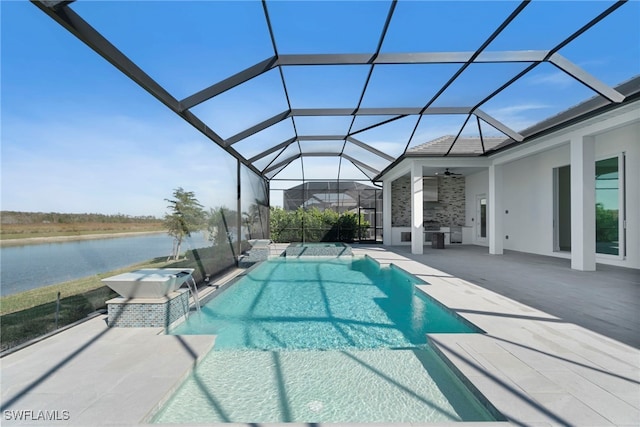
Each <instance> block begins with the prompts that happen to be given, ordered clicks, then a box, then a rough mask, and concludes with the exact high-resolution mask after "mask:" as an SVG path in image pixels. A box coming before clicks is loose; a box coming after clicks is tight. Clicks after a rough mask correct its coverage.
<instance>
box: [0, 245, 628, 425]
mask: <svg viewBox="0 0 640 427" xmlns="http://www.w3.org/2000/svg"><path fill="white" fill-rule="evenodd" d="M277 250H282V247H281V245H278V248H277ZM277 250H274V251H273V253H276V252H277ZM354 254H356V255H368V256H370V257H372V258H374V259H376V260H377V261H378V262H380V263H381V264H387V263H393V264H395V265H397V266H398V267H400V268H403V269H405V270H406V271H408V272H410V273H412V274H415V275H417V276H418V277H420V278H421V279H423V280H425V281H426V282H427V283H428V284H427V285H423V288H424V290H425V291H426V292H427V293H428V294H429V295H431V296H432V297H434V298H435V299H437V300H438V301H440V302H442V303H443V304H445V305H446V306H448V307H449V308H451V309H452V310H454V311H456V312H457V313H458V314H459V315H461V316H463V317H465V318H466V319H468V320H469V321H471V322H473V323H474V324H475V325H477V326H478V327H480V328H482V329H483V330H484V331H485V332H486V334H478V335H476V334H473V335H464V334H450V335H448V334H432V335H430V336H429V341H430V343H431V344H432V345H433V346H434V348H436V350H437V351H439V352H440V353H441V354H442V355H444V356H445V357H446V358H448V359H449V361H450V362H451V364H452V365H453V366H454V367H455V368H456V369H457V370H459V371H460V372H461V373H462V374H463V375H464V376H465V377H466V379H467V380H468V384H470V385H471V387H472V388H475V389H477V390H478V391H479V392H480V393H482V394H483V395H484V396H485V397H486V398H487V399H488V400H489V401H490V402H491V403H492V404H493V405H494V406H495V407H496V408H497V409H498V410H499V411H500V412H501V413H502V414H503V415H504V416H506V417H507V419H509V420H510V421H509V422H505V423H500V422H496V423H482V424H481V425H483V426H487V425H528V426H530V425H534V426H546V425H565V426H569V425H619V426H625V425H628V426H631V425H638V424H639V423H640V399H639V396H640V369H639V366H640V350H638V345H637V336H635V335H634V334H633V331H637V329H638V315H637V312H638V310H637V304H638V297H637V296H638V290H639V289H640V288H639V286H640V285H639V283H638V277H637V273H636V272H635V271H633V270H625V269H619V268H613V267H607V269H606V278H607V279H606V280H603V279H602V277H600V275H601V273H600V272H598V271H596V272H593V273H583V272H576V271H573V270H571V269H570V267H569V266H568V265H565V264H567V263H565V260H558V259H547V258H546V257H540V256H534V255H528V254H523V253H515V252H507V253H505V254H504V255H502V256H490V255H488V252H487V250H486V248H481V247H475V246H467V245H465V246H451V247H447V249H445V250H430V249H429V248H425V251H424V254H423V255H419V256H418V255H411V254H410V250H409V248H405V247H391V248H388V247H384V248H383V247H381V246H360V245H355V246H354ZM487 257H490V258H487ZM516 279H517V281H516ZM610 286H616V289H617V291H616V292H607V287H610ZM539 287H552V288H553V292H544V291H543V290H544V289H542V288H539ZM569 296H570V297H571V299H570V300H567V298H569ZM599 305H602V306H608V307H615V308H616V309H615V310H612V311H615V312H616V314H615V315H614V314H609V315H604V314H601V315H599V316H598V317H596V316H589V312H590V311H591V307H594V309H595V307H598V306H599ZM599 312H600V313H603V312H602V310H600V311H599ZM583 317H584V319H583ZM159 333H160V330H156V329H153V328H150V329H109V328H107V327H106V324H105V321H104V316H101V317H97V318H94V319H92V320H89V321H87V322H85V323H83V324H81V325H79V326H76V327H74V328H71V329H69V330H67V331H64V332H62V333H59V334H57V335H55V336H53V337H51V338H48V339H46V340H43V341H41V342H39V343H37V344H34V345H32V346H30V347H27V348H25V349H23V350H20V351H18V352H15V353H13V354H11V355H8V356H6V357H4V358H3V359H2V402H3V406H2V410H3V425H43V424H42V421H35V420H34V421H17V420H15V419H9V418H8V414H14V413H15V412H11V411H20V410H22V411H33V412H34V414H35V413H36V412H37V411H58V414H59V415H60V416H61V417H62V415H64V414H66V415H67V419H66V420H64V421H57V422H56V423H57V424H60V425H63V424H64V425H138V424H144V423H145V422H146V420H147V419H148V418H149V416H150V415H151V414H153V412H154V411H155V410H156V409H157V408H158V407H159V405H160V404H161V403H162V401H163V400H164V399H166V398H167V397H168V396H170V394H171V393H172V391H173V390H175V387H176V386H177V385H178V384H179V383H180V382H181V380H182V379H183V378H184V376H185V375H186V374H187V373H188V372H189V371H190V369H191V368H192V367H193V366H194V364H195V363H197V360H199V358H200V357H202V356H203V355H204V354H206V352H207V351H208V350H209V349H210V348H211V347H212V345H213V343H214V340H215V337H213V336H188V337H176V336H165V335H159ZM636 335H637V334H636ZM7 411H8V412H7ZM63 411H66V412H64V414H63ZM11 418H14V417H11ZM462 424H466V423H462ZM479 425H480V424H479Z"/></svg>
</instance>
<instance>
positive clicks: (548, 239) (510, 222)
mask: <svg viewBox="0 0 640 427" xmlns="http://www.w3.org/2000/svg"><path fill="white" fill-rule="evenodd" d="M569 154H570V152H569V146H568V144H565V145H562V146H561V147H558V148H555V149H552V150H549V151H545V152H543V153H540V154H537V155H534V156H530V157H527V158H524V159H521V160H518V161H515V162H511V163H507V164H505V165H504V169H503V174H504V176H503V177H504V186H503V190H504V199H503V208H504V211H503V212H501V213H500V218H501V220H502V224H503V238H504V248H505V249H511V250H515V251H522V252H532V253H536V254H542V255H556V253H555V252H554V250H553V213H554V193H553V169H554V168H557V167H560V166H565V165H568V164H569ZM594 209H595V208H594ZM506 212H508V213H506Z"/></svg>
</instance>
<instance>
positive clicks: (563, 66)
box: [31, 0, 627, 181]
mask: <svg viewBox="0 0 640 427" xmlns="http://www.w3.org/2000/svg"><path fill="white" fill-rule="evenodd" d="M31 1H32V3H34V4H35V5H36V6H37V7H38V8H40V9H41V10H42V11H44V12H45V13H46V14H47V15H49V16H50V17H51V18H53V19H54V20H55V21H56V22H58V23H59V24H60V25H62V26H63V27H64V28H66V29H67V30H68V31H70V32H71V33H72V34H74V35H75V36H76V37H77V38H78V39H80V40H81V41H82V42H84V43H85V44H87V45H88V46H89V47H91V48H92V49H93V50H94V51H96V52H97V53H98V54H100V55H101V56H102V57H104V58H105V59H106V60H107V61H108V62H110V63H111V64H112V65H114V66H115V67H116V68H117V69H119V70H120V71H121V72H123V73H124V74H125V75H127V76H128V77H129V78H130V79H132V80H133V81H135V82H136V83H137V84H138V85H140V86H141V87H142V88H143V89H145V90H146V91H147V92H149V93H150V94H152V95H153V96H154V97H155V98H156V99H158V100H159V101H160V102H162V103H163V104H164V105H165V106H167V107H168V108H169V109H170V110H171V111H173V112H174V113H175V114H177V115H178V116H180V117H182V118H183V119H184V120H186V121H187V122H188V123H190V124H191V125H192V126H193V127H194V128H196V129H197V130H198V131H200V132H201V133H202V134H204V135H205V136H206V137H207V138H208V139H210V140H211V141H213V142H214V143H216V144H217V145H219V146H220V147H222V148H223V149H224V150H226V151H227V152H228V153H229V154H231V155H232V156H234V157H235V158H236V159H238V161H239V162H241V163H242V164H244V165H246V166H247V167H248V168H249V169H251V170H252V171H253V172H255V173H258V174H259V175H261V176H263V177H264V178H265V179H267V180H271V179H273V178H274V177H275V176H276V175H277V174H278V173H279V172H280V171H282V170H283V169H284V168H286V167H287V166H288V165H289V164H290V163H291V162H293V161H294V160H296V159H298V158H301V159H302V158H304V157H335V156H337V157H339V158H340V159H341V160H342V159H345V160H347V161H349V162H351V163H352V164H353V165H354V166H355V167H356V168H357V169H359V170H360V171H361V172H362V173H363V174H364V175H365V176H367V177H368V178H369V179H370V180H372V181H374V180H375V179H376V178H377V177H378V176H379V175H380V173H381V170H380V169H379V168H377V167H375V166H374V165H372V164H370V163H369V162H366V161H363V160H362V159H358V158H355V157H353V156H351V155H349V154H347V153H345V148H346V147H347V144H353V145H355V146H357V147H359V148H361V149H363V150H365V151H366V152H368V153H369V154H371V155H373V156H375V158H378V159H380V161H381V162H383V163H386V164H387V167H388V165H389V164H392V163H394V162H395V161H397V160H398V159H399V158H401V157H403V156H404V155H405V154H406V152H407V149H408V148H409V145H410V142H411V140H412V138H413V136H414V134H415V133H416V130H417V129H418V126H419V125H420V121H421V119H422V118H423V117H424V116H425V115H437V114H456V115H461V116H463V117H464V116H466V117H465V120H464V124H463V125H462V126H461V127H460V130H459V132H458V134H457V135H456V137H455V138H454V140H453V142H452V143H451V145H450V147H449V149H448V151H447V152H446V153H442V157H446V156H449V155H450V154H451V151H452V149H453V147H454V146H455V144H456V142H457V139H458V138H459V136H460V135H461V133H462V131H463V129H464V128H465V125H466V124H467V123H468V122H470V121H471V120H472V118H474V117H475V122H476V124H477V128H478V132H479V134H480V141H481V144H482V151H483V153H482V154H481V155H487V154H489V153H491V152H492V151H493V150H486V149H485V144H484V138H483V135H482V128H481V122H484V123H486V124H487V125H489V126H491V127H492V128H494V129H496V130H497V131H499V132H500V133H502V134H503V135H504V136H505V140H506V141H507V143H506V144H500V146H499V147H497V148H496V149H500V150H503V149H506V148H508V147H509V146H510V145H512V144H516V143H522V142H526V140H527V139H528V138H531V137H533V136H534V135H536V134H539V133H540V132H544V131H545V128H540V127H538V128H536V127H534V128H532V129H530V132H528V133H527V134H526V135H523V134H521V133H518V132H516V131H515V130H514V129H511V128H509V127H508V126H507V125H506V124H504V123H502V122H500V121H499V120H497V119H495V118H494V117H491V116H490V115H488V114H486V113H485V112H483V111H482V110H481V106H482V105H483V104H485V103H486V102H487V101H488V100H490V99H492V98H493V97H494V96H496V95H497V94H499V93H500V92H502V91H503V90H504V89H506V88H507V87H509V86H510V85H512V84H513V83H514V82H516V81H518V79H520V78H521V77H523V76H525V75H526V74H527V73H528V72H529V71H531V70H532V69H534V68H535V67H537V66H538V65H540V64H542V63H545V62H546V63H549V64H551V65H553V66H554V67H556V68H557V69H559V70H561V71H562V72H564V73H565V74H566V75H568V76H570V77H571V78H572V79H574V80H576V81H578V82H580V83H582V84H583V85H584V86H586V87H587V88H589V89H590V90H591V91H593V92H594V93H595V94H596V97H595V98H594V99H593V101H592V102H591V103H590V104H589V103H587V106H586V107H584V108H583V110H584V111H581V112H580V113H581V114H587V113H589V112H590V111H593V110H594V109H597V108H601V107H602V106H603V105H612V104H616V103H620V102H623V101H624V99H625V96H624V95H623V94H621V93H620V92H619V91H617V90H615V89H613V88H611V87H610V86H608V85H606V84H604V83H602V82H601V81H599V80H598V79H597V78H596V77H594V76H592V75H590V74H589V73H587V72H586V71H584V70H582V69H581V68H580V67H578V66H577V65H575V64H573V63H572V62H570V61H569V60H567V59H566V58H564V57H562V56H561V55H559V53H558V51H559V50H560V49H562V48H563V47H564V46H566V45H567V44H568V43H570V42H571V41H572V40H574V39H576V38H578V37H579V36H580V35H581V34H583V33H584V32H585V31H587V30H588V29H589V28H591V27H592V26H594V25H595V24H597V23H598V22H600V21H601V20H603V19H604V18H606V17H607V16H608V15H609V14H610V13H612V12H613V11H615V10H616V9H618V8H619V7H621V6H622V5H623V4H624V3H625V2H626V1H627V0H618V1H616V2H614V3H613V4H612V5H610V6H609V7H608V8H606V9H605V10H604V11H603V12H601V13H600V14H599V15H597V16H595V17H594V18H592V19H591V20H590V21H589V22H587V23H586V24H584V25H583V26H582V27H581V28H579V29H578V30H577V31H575V32H574V33H573V34H571V35H569V37H567V38H565V39H564V40H563V41H561V42H560V43H559V44H558V45H557V46H555V47H554V48H553V49H551V50H539V51H503V52H485V48H486V47H487V46H489V45H490V43H491V42H492V41H493V40H494V39H495V38H496V37H498V35H499V34H500V33H501V32H502V31H503V30H504V29H505V28H507V27H508V26H509V25H510V24H511V23H512V22H513V20H514V19H515V18H516V17H517V16H518V15H519V14H520V13H521V12H522V11H523V10H524V9H525V8H526V7H527V6H528V5H529V4H530V0H523V1H521V2H520V3H519V4H518V5H517V7H515V9H514V10H513V11H512V12H511V14H510V15H509V16H508V17H507V18H506V19H505V20H504V21H503V22H502V23H501V24H500V25H499V26H498V28H497V29H496V30H495V31H493V33H492V34H491V35H490V36H489V37H488V38H487V39H486V40H485V41H484V42H483V43H482V44H481V46H480V47H479V48H478V49H477V50H476V51H474V52H415V53H383V52H381V47H382V45H383V42H384V40H385V36H386V33H387V30H388V28H389V25H390V23H391V21H392V19H393V16H394V11H395V9H396V5H397V0H392V1H391V3H390V6H389V10H388V12H387V15H386V19H385V22H384V25H383V27H382V29H381V32H380V36H379V39H378V43H377V47H376V49H375V51H374V52H373V53H366V54H304V53H303V54H280V53H279V51H278V46H277V40H276V36H275V34H274V30H273V28H272V24H271V19H270V15H269V10H268V4H267V1H266V0H262V2H261V4H262V9H263V11H264V18H265V21H266V24H267V27H268V32H269V36H270V39H271V45H272V48H273V56H271V57H270V58H268V59H266V60H263V61H261V62H259V63H257V64H255V65H253V66H250V67H248V68H246V69H245V70H243V71H240V72H239V73H236V74H234V75H232V76H231V77H228V78H226V79H223V80H222V81H220V82H218V83H215V84H213V85H211V86H209V87H207V88H204V89H202V90H200V91H198V92H196V93H194V94H192V95H190V96H187V97H186V98H184V99H182V100H178V99H176V98H175V97H174V96H173V95H171V94H170V93H169V92H168V91H167V90H166V89H165V88H164V87H163V86H162V85H160V84H159V83H157V82H156V81H155V80H153V79H152V78H151V77H150V76H149V75H148V74H147V73H146V72H145V71H144V70H142V69H141V68H140V67H139V66H138V65H136V64H135V63H134V62H133V61H132V60H130V59H129V58H128V57H127V56H125V55H124V54H123V53H122V52H121V51H120V50H118V48H117V47H116V46H114V45H113V44H112V43H111V42H110V41H109V40H107V39H106V38H105V37H104V36H102V35H101V34H100V33H99V32H98V31H97V30H95V29H94V28H93V27H92V26H91V25H90V24H89V23H87V22H86V21H85V20H84V19H83V18H82V17H81V16H80V15H79V14H77V13H76V12H75V11H74V10H73V9H72V7H71V6H72V3H73V1H45V0H31ZM478 63H528V64H529V65H528V66H526V67H525V68H524V69H523V70H522V71H520V72H519V73H518V74H517V75H516V76H514V77H512V78H511V79H509V80H508V81H505V82H504V84H503V85H501V86H500V87H499V88H498V89H496V90H494V91H493V92H492V93H491V94H489V95H488V96H486V97H485V98H484V99H482V100H481V101H480V102H477V103H475V104H474V105H466V106H458V107H434V106H432V105H433V104H434V102H435V101H436V100H437V99H438V97H439V96H440V95H442V94H443V93H444V92H445V91H446V89H447V88H448V87H449V86H451V85H452V84H453V83H454V82H455V81H456V79H457V78H458V77H459V76H460V75H461V74H462V73H463V72H464V71H465V69H467V68H468V67H469V66H470V65H472V64H478ZM383 64H461V66H460V68H459V69H458V70H457V72H455V73H454V74H453V76H451V77H450V78H449V79H448V81H447V82H446V83H445V84H444V85H443V86H442V87H440V89H439V90H438V91H437V92H436V94H435V95H434V96H433V97H431V99H429V101H428V102H426V103H425V104H424V105H423V106H422V107H407V108H386V107H381V108H362V101H363V99H364V97H365V94H366V93H367V90H368V86H369V81H370V79H371V76H372V73H373V70H374V68H375V67H376V66H377V65H383ZM322 65H369V70H368V73H367V77H366V80H365V84H364V87H363V89H362V91H361V92H360V96H359V100H358V102H357V105H355V106H354V108H307V109H296V108H292V105H291V100H290V99H289V94H288V92H287V79H286V78H285V75H284V72H283V68H284V67H288V66H322ZM274 69H277V70H278V71H279V75H280V80H281V82H282V86H283V88H284V93H285V97H286V102H287V106H288V108H287V110H285V111H282V112H281V113H278V114H276V115H273V116H272V117H270V118H268V119H266V120H264V121H262V122H260V123H258V124H255V125H253V126H250V127H249V128H247V129H244V130H243V131H241V132H239V133H237V134H235V135H233V136H231V137H229V138H226V139H224V138H222V137H221V136H220V135H219V134H218V133H216V132H215V130H213V129H211V128H210V127H209V126H208V125H207V124H206V123H205V122H203V121H202V120H201V119H200V118H198V117H197V116H196V115H195V114H194V113H193V112H192V111H191V109H192V108H194V107H196V106H197V105H199V104H201V103H203V102H205V101H207V100H210V99H212V98H214V97H216V96H218V95H220V94H222V93H224V92H226V91H228V90H230V89H232V88H235V87H237V86H240V85H242V84H243V83H246V82H248V81H249V80H251V79H253V78H255V77H258V76H260V75H262V74H264V73H266V72H268V71H270V70H274ZM590 107H592V108H590ZM365 115H370V116H390V118H388V119H385V120H383V121H380V122H377V123H374V124H372V125H369V126H367V127H366V128H364V129H358V130H355V129H354V123H355V120H356V118H357V117H358V116H365ZM302 116H311V117H322V116H351V117H352V119H351V124H350V126H349V128H348V131H347V133H346V134H345V135H333V134H327V135H304V134H300V133H299V132H298V131H297V129H296V123H295V120H294V118H295V117H302ZM408 116H416V117H417V121H416V124H415V126H414V128H413V131H412V132H411V136H410V137H409V139H408V140H407V142H406V145H405V147H404V150H403V151H402V154H401V155H400V156H397V157H394V156H391V155H389V154H387V153H384V152H383V151H381V150H378V149H376V148H374V147H372V146H370V145H369V144H366V143H365V142H362V141H360V140H358V139H356V138H355V137H354V136H356V135H358V134H359V133H361V132H364V131H367V130H370V129H374V128H376V127H379V126H382V125H385V124H388V123H391V122H393V121H395V120H399V119H402V118H404V117H408ZM560 116H561V119H562V120H563V121H569V120H573V119H575V118H576V116H575V115H567V114H565V115H564V116H562V115H560ZM289 119H291V121H292V124H293V131H294V135H293V136H292V137H291V138H289V139H287V140H285V141H283V142H280V141H278V142H276V143H274V145H273V146H271V147H270V148H268V149H267V150H265V151H263V152H262V153H260V154H258V155H255V156H253V157H251V158H250V159H247V158H245V157H244V156H243V155H242V154H241V153H240V152H238V151H237V150H235V149H234V148H233V144H235V143H238V142H240V141H242V140H244V139H246V138H248V137H250V136H251V135H254V134H256V133H258V132H260V131H262V130H265V129H268V128H270V127H271V126H274V125H276V124H278V123H280V122H282V121H284V120H289ZM318 140H320V141H321V140H336V141H344V142H343V144H342V150H340V151H339V152H338V151H335V152H303V150H302V148H301V147H300V141H318ZM292 144H298V153H297V154H294V155H290V156H288V157H286V158H281V157H280V155H281V154H283V153H284V152H285V150H286V149H287V148H288V147H289V146H291V145H292ZM274 153H278V155H276V156H275V157H274V158H273V159H271V161H270V162H269V163H268V164H267V165H266V166H263V167H261V168H258V167H256V165H255V164H254V163H255V162H257V161H259V160H261V159H263V158H264V157H266V156H268V155H272V154H274ZM476 155H477V154H471V153H469V156H476ZM302 175H303V176H302V179H303V180H304V163H302ZM339 175H340V167H339V169H338V177H336V178H337V179H339Z"/></svg>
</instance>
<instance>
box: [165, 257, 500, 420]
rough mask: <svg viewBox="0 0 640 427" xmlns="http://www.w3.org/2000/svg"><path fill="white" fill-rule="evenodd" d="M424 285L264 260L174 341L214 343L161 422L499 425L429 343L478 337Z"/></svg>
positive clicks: (371, 266) (319, 263) (363, 268)
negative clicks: (439, 337) (451, 336)
mask: <svg viewBox="0 0 640 427" xmlns="http://www.w3.org/2000/svg"><path fill="white" fill-rule="evenodd" d="M415 283H421V282H420V280H419V279H417V278H415V277H414V276H411V275H409V274H407V273H405V272H403V271H402V270H400V269H398V268H392V267H391V268H390V267H385V268H380V267H379V266H378V265H377V264H376V263H375V262H374V261H372V260H370V259H366V258H353V259H339V258H334V259H323V260H307V259H304V260H301V259H296V260H290V259H289V260H287V259H271V260H269V261H268V262H264V263H263V264H261V265H259V266H257V267H256V268H254V269H252V270H250V271H249V272H248V274H247V275H246V276H245V277H243V278H242V279H240V280H239V281H238V282H237V283H235V284H233V285H232V286H231V287H230V288H229V289H227V290H225V291H223V292H222V293H220V294H219V295H218V296H217V297H215V298H214V299H212V300H211V301H209V302H208V303H207V304H205V305H204V307H203V309H202V316H197V315H192V316H191V317H190V319H189V320H188V321H187V322H185V323H183V324H182V325H180V326H179V327H178V328H176V329H174V330H173V331H172V332H171V333H172V334H215V335H217V336H216V342H215V346H214V349H213V350H212V351H211V352H210V353H209V354H208V355H207V356H206V357H205V358H204V359H203V360H202V361H201V362H200V364H198V366H197V367H196V369H194V371H193V372H192V373H191V374H190V375H189V377H188V378H187V379H186V380H185V381H184V383H183V384H182V385H181V386H180V388H179V389H178V390H177V391H176V393H175V394H174V395H173V396H172V397H171V398H170V400H169V401H168V402H167V403H166V404H165V405H164V406H163V407H162V408H161V410H160V411H159V412H158V413H157V414H156V415H155V417H154V419H153V421H154V422H157V423H187V422H191V423H211V422H238V423H267V422H305V423H313V422H332V423H336V422H354V423H355V422H386V423H389V422H445V421H487V420H496V418H495V417H493V416H492V413H496V412H494V411H491V412H490V411H489V410H487V409H486V406H489V407H490V405H489V404H488V403H487V402H484V403H485V404H482V403H481V402H480V401H479V400H478V398H477V397H476V396H475V395H474V394H473V393H472V392H471V391H469V390H468V389H467V388H466V387H465V386H464V385H463V383H462V381H461V380H460V379H459V378H458V377H457V376H456V375H455V374H454V373H453V372H452V371H451V370H450V369H449V367H448V366H447V365H446V364H445V363H444V361H442V360H441V359H440V358H439V357H438V355H437V354H436V353H435V352H434V350H432V349H431V348H430V347H429V346H428V345H427V344H426V337H425V334H426V333H430V332H447V333H474V332H479V330H478V329H476V328H475V327H474V326H473V325H471V324H470V323H468V322H466V321H464V320H462V319H461V318H458V317H457V316H456V315H455V314H453V313H452V312H449V311H448V310H447V309H446V308H444V307H442V306H441V305H440V304H438V303H436V302H435V301H433V300H432V299H431V298H429V297H427V296H425V295H423V294H422V293H421V292H420V291H417V290H416V289H415V287H414V284H415Z"/></svg>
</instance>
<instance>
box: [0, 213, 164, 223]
mask: <svg viewBox="0 0 640 427" xmlns="http://www.w3.org/2000/svg"><path fill="white" fill-rule="evenodd" d="M158 221H160V219H158V218H156V217H155V216H153V215H141V216H131V215H124V214H115V215H105V214H98V213H58V212H17V211H0V223H2V224H43V223H44V224H47V223H51V224H74V223H91V222H94V223H141V224H142V223H153V222H158Z"/></svg>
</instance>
